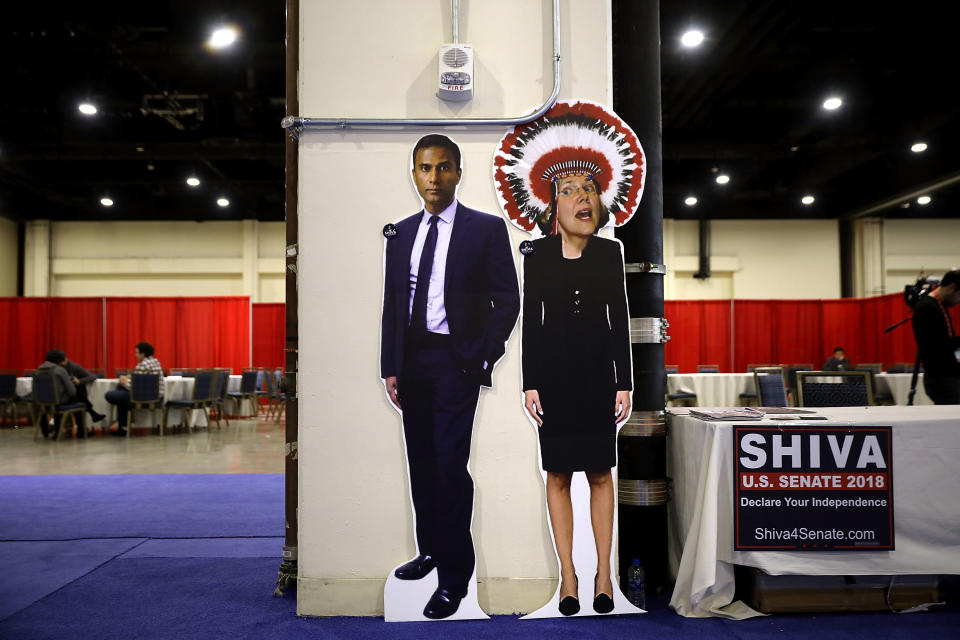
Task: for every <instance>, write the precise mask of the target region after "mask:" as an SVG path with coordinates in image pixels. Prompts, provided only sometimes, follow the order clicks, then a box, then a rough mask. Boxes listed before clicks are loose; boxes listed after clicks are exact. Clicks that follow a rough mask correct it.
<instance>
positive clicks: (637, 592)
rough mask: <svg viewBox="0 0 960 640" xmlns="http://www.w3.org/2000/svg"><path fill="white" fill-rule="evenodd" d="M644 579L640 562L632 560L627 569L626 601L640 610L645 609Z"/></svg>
mask: <svg viewBox="0 0 960 640" xmlns="http://www.w3.org/2000/svg"><path fill="white" fill-rule="evenodd" d="M645 578H646V576H645V575H644V573H643V567H642V566H641V565H640V561H639V560H637V559H636V558H634V559H633V562H632V563H630V568H629V569H627V600H629V601H630V604H632V605H633V606H635V607H639V608H641V609H646V608H647V592H646V586H645V585H644V579H645Z"/></svg>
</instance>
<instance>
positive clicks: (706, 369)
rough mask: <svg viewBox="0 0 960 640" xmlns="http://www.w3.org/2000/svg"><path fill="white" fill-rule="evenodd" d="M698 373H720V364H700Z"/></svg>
mask: <svg viewBox="0 0 960 640" xmlns="http://www.w3.org/2000/svg"><path fill="white" fill-rule="evenodd" d="M697 373H720V365H718V364H698V365H697Z"/></svg>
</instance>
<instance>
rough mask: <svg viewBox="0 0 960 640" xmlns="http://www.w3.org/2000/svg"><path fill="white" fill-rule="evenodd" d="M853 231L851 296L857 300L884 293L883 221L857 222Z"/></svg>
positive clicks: (870, 219)
mask: <svg viewBox="0 0 960 640" xmlns="http://www.w3.org/2000/svg"><path fill="white" fill-rule="evenodd" d="M853 229H854V252H855V255H854V261H853V268H854V275H853V295H854V296H856V297H858V298H863V297H866V296H879V295H882V294H884V293H886V292H887V291H886V287H885V286H884V282H885V275H886V273H885V270H886V268H885V267H884V258H885V251H884V242H883V219H882V218H864V219H861V220H857V221H856V222H855V223H854V226H853Z"/></svg>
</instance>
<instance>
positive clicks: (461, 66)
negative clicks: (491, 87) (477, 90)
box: [437, 44, 473, 102]
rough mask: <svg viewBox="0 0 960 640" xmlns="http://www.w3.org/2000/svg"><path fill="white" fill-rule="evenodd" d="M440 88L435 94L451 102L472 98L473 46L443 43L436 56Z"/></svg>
mask: <svg viewBox="0 0 960 640" xmlns="http://www.w3.org/2000/svg"><path fill="white" fill-rule="evenodd" d="M437 58H438V67H439V69H438V70H439V74H438V76H439V81H440V85H439V86H440V88H439V90H438V91H437V96H438V97H440V98H442V99H444V100H450V101H451V102H464V101H466V100H470V99H471V98H473V47H472V46H471V45H469V44H444V45H441V46H440V53H439V55H438V56H437Z"/></svg>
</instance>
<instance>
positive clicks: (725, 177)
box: [717, 173, 730, 184]
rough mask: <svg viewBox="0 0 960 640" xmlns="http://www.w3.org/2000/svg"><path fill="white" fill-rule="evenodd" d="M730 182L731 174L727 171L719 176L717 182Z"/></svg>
mask: <svg viewBox="0 0 960 640" xmlns="http://www.w3.org/2000/svg"><path fill="white" fill-rule="evenodd" d="M728 182H730V176H728V175H727V174H725V173H721V174H720V175H718V176H717V184H727V183H728Z"/></svg>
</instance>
